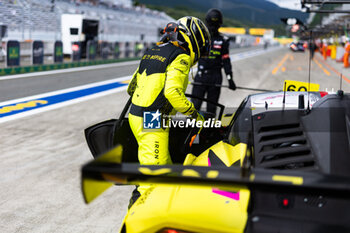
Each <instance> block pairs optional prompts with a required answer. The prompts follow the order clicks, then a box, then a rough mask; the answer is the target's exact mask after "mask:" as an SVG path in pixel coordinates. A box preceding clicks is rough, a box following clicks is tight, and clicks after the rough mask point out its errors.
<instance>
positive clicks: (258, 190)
mask: <svg viewBox="0 0 350 233" xmlns="http://www.w3.org/2000/svg"><path fill="white" fill-rule="evenodd" d="M259 95H260V96H259ZM281 95H282V96H283V93H264V94H258V95H252V96H248V97H247V98H246V99H244V101H243V102H242V104H241V105H240V107H239V108H238V109H237V111H236V112H235V113H234V114H233V115H231V121H230V122H229V124H228V125H226V126H223V127H221V128H219V129H205V130H203V132H202V133H201V134H200V138H199V143H198V144H195V145H193V147H191V148H190V149H188V148H187V150H181V149H179V148H178V147H179V145H181V143H183V141H184V140H180V139H181V138H182V137H184V136H186V135H187V134H188V133H189V132H182V130H180V129H174V130H173V132H170V136H171V137H176V140H174V141H172V140H170V142H169V143H170V145H169V148H170V150H171V151H170V153H171V156H172V157H176V158H177V159H175V161H176V162H175V164H174V165H164V166H141V165H139V164H138V163H136V160H135V159H136V157H133V154H134V153H136V154H137V151H133V150H134V149H135V146H136V148H137V145H135V144H134V143H135V141H132V139H130V138H129V137H130V135H128V133H127V128H128V126H127V124H126V123H127V121H126V122H123V121H117V122H118V124H117V125H115V121H108V122H105V123H104V124H100V125H97V126H93V127H90V128H89V129H87V130H86V136H87V140H88V144H89V147H90V149H91V151H92V153H93V154H94V155H97V154H98V153H101V152H105V151H104V150H107V149H108V148H109V147H110V146H111V145H113V144H114V145H115V144H118V145H117V146H116V147H115V148H114V149H112V150H110V151H108V152H107V153H104V154H102V155H101V156H100V157H98V158H97V159H95V160H94V161H92V162H90V163H88V164H86V165H85V166H84V167H83V168H82V189H83V194H84V198H85V201H86V202H87V203H89V202H91V201H92V200H93V199H94V198H96V197H97V196H99V195H100V194H101V193H103V191H105V190H106V189H107V188H109V187H111V186H112V185H113V184H117V185H130V184H132V185H140V184H141V185H142V184H147V185H151V188H150V189H149V190H148V191H147V192H146V193H145V194H143V195H142V196H141V197H140V198H139V199H138V200H137V201H136V202H135V203H134V204H133V206H132V207H131V208H130V209H129V211H128V213H127V215H126V217H125V219H124V222H123V226H122V228H121V232H127V233H131V232H159V233H163V232H164V233H165V232H247V233H250V232H254V233H274V232H276V233H277V232H285V233H294V232H295V233H302V232H305V233H308V232H320V233H326V232H350V169H349V166H350V95H347V94H343V93H341V92H339V93H338V94H335V95H328V96H326V97H323V98H321V97H320V95H319V94H318V93H309V97H308V98H314V102H313V106H312V109H309V108H298V107H297V108H288V106H286V108H285V106H284V107H283V108H270V109H269V108H268V107H266V106H265V99H266V100H269V101H276V99H277V98H279V97H280V96H281ZM295 95H296V96H297V97H298V95H300V96H303V95H305V98H306V95H307V93H294V94H291V95H288V94H287V95H286V96H285V98H289V100H291V99H292V96H295ZM310 96H311V97H310ZM302 98H303V97H302ZM297 99H299V101H300V99H301V98H297ZM287 100H288V99H287ZM260 102H261V104H262V106H263V107H262V109H258V108H259V106H260V105H259V104H260ZM287 102H288V101H287ZM274 106H276V105H274ZM108 125H109V126H108ZM116 126H117V127H116ZM102 128H103V130H101V129H102ZM114 128H117V129H118V130H117V131H116V132H115V133H114ZM96 129H98V130H96ZM98 131H99V132H100V134H98V133H97V132H98ZM102 131H103V132H102ZM106 132H107V133H106ZM93 133H95V135H94V134H93ZM113 133H114V137H112V136H111V135H113ZM120 133H123V137H122V138H120V137H119V139H117V138H118V135H119V134H120ZM91 135H94V136H91ZM96 135H99V136H98V138H101V137H102V138H103V137H104V139H106V138H112V139H110V140H109V143H107V144H108V145H107V144H106V145H105V146H102V145H101V144H100V143H99V142H98V140H96V137H97V136H96ZM101 135H109V136H101ZM92 138H94V139H92ZM185 138H186V137H185ZM105 141H106V140H105ZM107 141H108V140H107ZM176 143H177V144H176ZM95 144H98V145H99V146H100V147H98V146H96V145H95ZM103 147H105V148H103ZM132 148H134V149H132Z"/></svg>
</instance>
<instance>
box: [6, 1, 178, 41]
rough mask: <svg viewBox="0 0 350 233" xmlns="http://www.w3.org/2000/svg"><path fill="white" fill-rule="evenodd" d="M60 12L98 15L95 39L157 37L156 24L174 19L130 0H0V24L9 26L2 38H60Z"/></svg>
mask: <svg viewBox="0 0 350 233" xmlns="http://www.w3.org/2000/svg"><path fill="white" fill-rule="evenodd" d="M62 14H83V15H84V16H85V17H91V18H94V19H98V20H99V38H98V39H99V40H103V41H111V42H113V41H119V42H134V41H140V40H143V41H144V42H154V41H157V40H158V34H159V28H163V27H164V26H165V25H166V23H168V22H169V21H172V20H173V19H172V18H171V17H169V16H168V15H166V14H165V13H164V12H159V11H154V10H150V9H148V8H145V7H142V6H141V7H140V6H138V7H133V6H132V2H131V0H114V1H112V0H104V1H102V0H89V1H87V0H85V1H83V0H80V1H78V0H2V1H0V24H4V25H7V26H8V36H7V38H4V39H5V40H10V39H11V40H19V41H24V40H43V41H54V40H60V39H61V15H62ZM141 35H142V36H141Z"/></svg>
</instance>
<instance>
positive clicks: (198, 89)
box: [192, 9, 236, 115]
mask: <svg viewBox="0 0 350 233" xmlns="http://www.w3.org/2000/svg"><path fill="white" fill-rule="evenodd" d="M205 21H206V23H207V27H208V29H209V32H210V35H211V38H212V40H211V50H210V54H209V57H208V58H200V59H199V61H198V72H197V74H196V76H195V78H194V81H195V83H201V84H199V85H196V84H194V85H193V89H192V95H194V96H197V97H201V98H204V96H205V93H207V99H208V100H211V101H213V102H215V103H217V102H218V100H219V97H220V89H221V87H220V85H221V83H222V75H221V69H222V67H224V70H225V74H226V77H227V79H228V83H229V88H230V89H232V90H235V89H236V84H235V82H234V81H233V77H232V67H231V60H230V55H229V38H227V37H225V36H223V35H221V34H220V33H219V31H218V30H219V27H220V26H221V25H222V13H221V12H220V10H218V9H210V10H209V11H208V13H207V15H206V18H205ZM192 102H193V103H194V106H195V108H196V109H200V107H201V105H202V101H201V100H198V99H195V98H193V99H192ZM207 112H210V113H213V114H214V115H216V106H215V105H213V104H210V103H208V105H207Z"/></svg>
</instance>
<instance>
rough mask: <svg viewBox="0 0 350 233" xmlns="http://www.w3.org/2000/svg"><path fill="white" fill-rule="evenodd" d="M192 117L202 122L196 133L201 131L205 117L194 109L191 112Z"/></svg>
mask: <svg viewBox="0 0 350 233" xmlns="http://www.w3.org/2000/svg"><path fill="white" fill-rule="evenodd" d="M192 119H196V121H201V122H202V127H201V128H200V129H199V130H198V133H197V134H199V133H200V132H201V131H202V128H203V123H204V121H205V118H204V116H203V114H202V113H201V112H199V111H197V110H196V111H195V112H194V113H193V114H192Z"/></svg>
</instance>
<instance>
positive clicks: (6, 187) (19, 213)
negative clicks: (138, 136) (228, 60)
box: [0, 48, 350, 233]
mask: <svg viewBox="0 0 350 233" xmlns="http://www.w3.org/2000/svg"><path fill="white" fill-rule="evenodd" d="M286 54H289V55H288V58H287V59H285V61H284V62H283V64H281V65H279V64H280V63H281V61H282V60H283V58H284V57H285V56H287V55H286ZM291 57H293V58H291ZM316 58H317V59H319V60H320V59H321V57H320V56H318V55H317V57H316ZM307 61H308V60H307V56H306V54H304V53H292V52H290V51H289V50H288V49H286V48H284V49H280V50H275V51H273V52H267V53H264V54H262V55H259V56H255V57H250V58H247V59H244V60H240V61H237V62H234V63H233V70H234V79H235V81H236V83H237V85H239V86H245V87H252V88H254V87H255V88H264V89H274V90H279V89H282V87H283V80H285V79H292V80H300V81H306V80H307V67H308V62H307ZM321 62H322V61H321V60H320V61H319V63H320V64H323V63H321ZM327 63H328V64H329V65H331V66H332V67H335V68H338V70H339V69H340V66H339V64H333V63H332V62H330V61H327ZM276 67H279V68H278V69H277V70H276V72H275V73H272V72H273V71H274V70H275V69H276ZM323 67H324V68H325V67H326V65H323ZM135 68H136V66H130V67H122V68H121V67H118V68H115V69H113V68H111V69H106V70H96V71H88V72H81V73H80V72H79V73H78V72H76V73H72V74H71V75H70V74H63V75H53V76H52V77H49V76H48V77H44V76H42V78H40V79H37V80H36V79H35V77H33V78H23V79H17V81H18V82H17V81H16V82H14V80H12V81H13V83H12V84H11V82H12V81H11V82H10V80H7V81H6V82H5V80H4V81H1V82H0V86H1V88H2V89H1V91H0V93H1V96H2V95H3V91H5V92H6V93H8V96H7V99H8V98H19V97H22V96H27V95H32V94H38V93H37V91H38V90H36V91H33V90H34V89H35V87H37V85H40V86H41V87H43V86H45V85H44V84H42V82H44V80H45V78H47V79H50V80H55V81H57V82H50V83H46V85H49V86H48V87H46V89H44V90H43V89H42V88H41V89H40V88H39V89H40V91H41V92H44V91H45V92H46V91H50V90H56V89H60V88H66V87H68V86H70V85H68V86H67V82H71V84H73V83H75V84H77V85H78V84H79V85H81V84H83V83H77V82H78V81H77V79H79V77H88V78H87V79H89V82H90V81H91V82H92V81H97V80H104V79H108V78H112V77H113V78H115V77H118V76H119V75H120V76H123V75H130V74H131V73H132V72H133V71H134V69H135ZM329 72H330V75H327V74H326V73H325V72H324V70H322V69H321V68H320V67H319V66H318V65H317V64H316V63H315V62H313V63H312V79H311V80H312V82H320V84H321V89H324V88H326V87H328V88H335V90H336V89H337V88H338V86H339V77H338V75H336V73H335V72H333V71H331V70H330V71H329ZM348 73H349V74H348ZM343 74H344V75H345V76H347V77H350V72H349V71H347V70H344V71H343ZM100 78H101V79H100ZM67 80H69V81H67ZM22 82H23V84H22ZM31 82H36V85H34V84H31ZM4 83H5V84H4ZM7 84H8V85H7ZM10 84H11V85H12V86H11V85H10ZM223 84H227V81H226V80H224V83H223ZM19 85H20V86H21V87H20V89H18V88H19ZM343 87H344V90H346V91H347V92H349V91H350V84H349V83H347V82H345V81H344V82H343ZM27 89H30V90H27ZM32 89H33V90H32ZM190 90H191V86H189V88H188V91H187V92H189V93H190ZM11 92H18V93H15V94H11ZM22 92H24V93H25V94H23V93H22ZM251 93H254V92H251V91H245V90H237V91H231V90H228V89H227V88H222V93H221V97H220V102H221V103H223V104H225V105H227V106H230V107H237V106H238V104H239V103H240V102H241V101H242V99H243V98H244V97H246V96H247V95H248V94H251ZM11 96H12V97H11ZM4 99H6V98H4ZM7 99H6V100H7ZM127 99H128V96H127V94H126V92H125V91H123V92H120V93H115V94H111V95H108V96H104V97H100V98H96V99H92V100H89V101H85V102H81V103H77V104H74V105H70V106H66V107H63V108H58V109H55V110H52V111H48V112H44V113H41V114H36V115H32V116H28V117H25V118H21V119H18V120H13V121H9V122H5V123H2V124H0V160H1V163H0V171H1V179H0V190H1V192H0V229H2V230H1V231H2V232H45V233H46V232H84V233H85V232H94V233H95V232H117V231H118V228H119V226H120V225H121V223H122V219H123V217H124V215H125V213H126V211H127V205H128V200H129V197H130V194H131V191H132V189H133V187H129V186H126V187H117V186H115V187H112V188H111V189H110V190H108V191H107V192H106V193H104V194H103V195H102V196H101V197H99V198H98V199H96V200H95V201H94V202H93V203H91V204H90V205H85V204H84V201H83V197H82V195H81V190H80V168H81V166H82V164H84V163H86V162H87V161H89V160H90V159H91V155H90V152H89V150H88V147H87V145H86V143H85V139H84V135H83V130H84V129H85V128H86V127H88V126H90V125H92V124H95V123H97V122H100V121H103V120H107V119H110V118H115V116H117V115H119V113H120V111H121V110H122V108H123V106H124V104H125V102H126V100H127Z"/></svg>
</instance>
